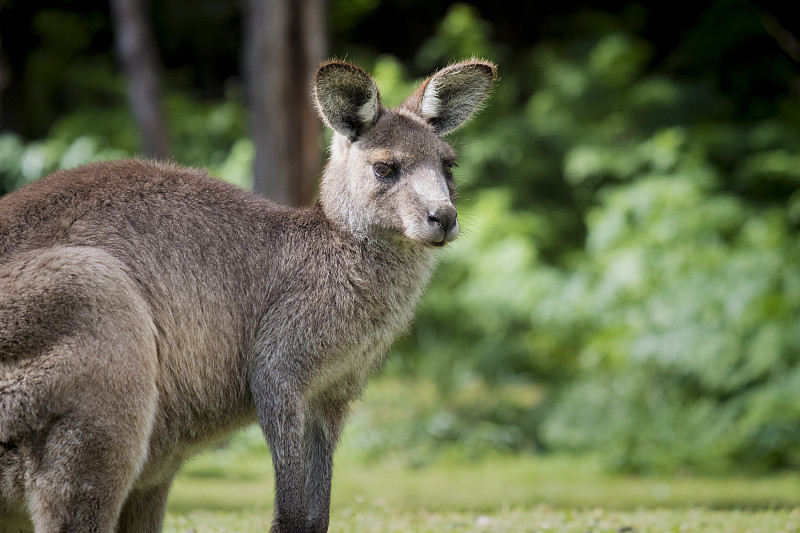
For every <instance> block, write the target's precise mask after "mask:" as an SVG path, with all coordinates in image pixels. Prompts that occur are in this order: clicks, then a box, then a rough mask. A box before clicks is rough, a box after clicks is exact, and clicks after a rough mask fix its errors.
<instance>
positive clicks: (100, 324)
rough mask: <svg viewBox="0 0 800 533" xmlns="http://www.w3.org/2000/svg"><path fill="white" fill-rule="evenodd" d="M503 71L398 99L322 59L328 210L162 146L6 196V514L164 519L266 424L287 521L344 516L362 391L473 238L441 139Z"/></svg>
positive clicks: (122, 525)
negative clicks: (213, 463)
mask: <svg viewBox="0 0 800 533" xmlns="http://www.w3.org/2000/svg"><path fill="white" fill-rule="evenodd" d="M495 76H496V74H495V66H494V65H493V64H491V63H489V62H486V61H479V60H469V61H464V62H461V63H457V64H453V65H451V66H449V67H447V68H444V69H443V70H441V71H439V72H437V73H436V74H434V75H432V76H431V77H430V78H428V79H427V80H425V81H424V82H422V84H421V85H420V86H419V87H418V88H417V90H416V91H415V92H414V93H413V94H412V95H411V96H410V97H409V99H408V100H407V101H406V102H405V103H403V104H402V105H401V106H400V107H398V108H396V109H386V108H384V107H382V106H381V101H380V97H379V93H378V88H377V86H376V84H375V81H374V80H373V79H372V78H371V77H370V76H369V75H368V74H367V73H366V72H365V71H363V70H361V69H360V68H358V67H356V66H353V65H350V64H347V63H344V62H341V61H330V62H326V63H323V64H322V65H321V66H320V67H319V70H318V71H317V74H316V77H315V80H314V83H313V94H314V100H315V103H316V107H317V109H318V111H319V114H320V116H321V118H322V119H323V121H324V122H325V123H326V124H327V125H328V126H329V127H330V128H332V129H333V132H334V133H333V140H332V145H331V149H330V159H329V161H328V164H327V166H326V168H325V170H324V173H323V175H322V179H321V183H320V194H319V201H318V202H317V204H316V205H315V206H313V207H309V208H303V209H292V208H288V207H283V206H280V205H276V204H274V203H272V202H270V201H269V200H267V199H265V198H262V197H259V196H257V195H254V194H252V193H248V192H246V191H243V190H240V189H237V188H235V187H233V186H230V185H227V184H225V183H224V182H222V181H219V180H216V179H213V178H211V177H209V176H207V175H206V174H205V173H203V172H201V171H199V170H193V169H187V168H181V167H179V166H177V165H174V164H169V163H159V162H153V161H144V160H123V161H117V162H104V163H96V164H90V165H87V166H83V167H80V168H76V169H72V170H65V171H60V172H56V173H55V174H53V175H51V176H49V177H47V178H44V179H42V180H39V181H37V182H35V183H33V184H31V185H29V186H27V187H24V188H22V189H20V190H18V191H16V192H13V193H11V194H9V195H7V196H5V197H3V198H1V199H0V532H2V533H10V532H13V533H18V532H21V531H35V532H36V533H45V532H54V533H55V532H60V533H64V532H77V531H81V532H98V533H101V532H113V531H120V532H156V531H159V530H160V529H161V527H162V522H163V517H164V508H165V504H166V500H167V493H168V491H169V487H170V484H171V482H172V479H173V477H174V476H175V474H176V472H177V471H178V469H179V468H180V466H181V464H182V463H183V462H184V461H185V460H186V459H187V458H188V457H190V456H191V455H193V454H195V453H197V452H198V451H200V450H202V449H204V448H207V447H208V446H210V445H213V444H216V443H219V442H220V441H222V440H224V439H225V438H226V436H229V435H230V433H231V432H232V431H235V430H237V429H239V428H241V427H243V426H245V425H247V424H251V423H253V422H256V421H257V422H258V424H259V425H260V428H261V430H262V431H263V433H264V436H265V438H266V440H267V442H268V444H269V447H270V451H271V455H272V462H273V465H274V469H275V514H274V517H273V525H272V529H271V531H272V532H273V533H298V532H324V531H326V530H327V528H328V514H329V506H330V489H331V468H332V462H333V452H334V448H335V446H336V444H337V440H338V438H339V435H340V432H341V430H342V425H343V423H344V420H345V417H346V414H347V412H348V405H349V404H350V402H351V401H353V400H354V399H355V398H357V397H358V396H359V394H360V393H361V392H362V391H363V389H364V387H365V385H366V382H367V379H368V378H369V376H370V375H371V374H372V373H374V372H375V371H376V370H377V369H379V367H380V366H381V364H382V362H383V360H384V358H385V355H386V353H387V351H388V349H389V346H390V344H391V343H392V341H393V340H394V338H395V337H396V336H397V335H398V334H399V333H400V332H402V330H403V329H404V328H406V327H407V325H408V324H409V322H410V320H411V318H412V315H413V312H414V308H415V305H416V302H417V300H418V298H419V296H420V294H421V292H422V291H423V289H424V286H425V284H426V283H427V281H428V279H429V277H430V275H431V272H432V269H433V267H434V259H435V249H436V248H438V247H441V246H444V245H445V244H446V243H449V242H450V241H452V240H453V239H455V238H456V235H457V234H458V219H457V216H456V210H455V208H454V207H453V199H454V196H455V186H454V183H453V176H452V168H453V166H455V161H454V159H455V155H454V152H453V150H452V148H451V147H450V146H449V145H448V144H447V143H446V142H445V141H444V140H442V138H441V136H442V135H444V134H446V133H448V132H450V131H452V130H453V129H455V128H457V127H459V126H460V125H461V124H462V123H464V122H465V121H466V120H468V119H469V118H470V116H471V115H472V114H473V113H474V112H475V111H476V110H477V109H478V108H479V107H480V106H481V104H482V102H483V101H484V99H485V98H486V96H487V94H488V93H489V91H490V89H491V86H492V84H493V82H494V80H495Z"/></svg>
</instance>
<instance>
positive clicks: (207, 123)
mask: <svg viewBox="0 0 800 533" xmlns="http://www.w3.org/2000/svg"><path fill="white" fill-rule="evenodd" d="M791 5H792V4H791V3H790V2H780V3H778V2H776V3H774V4H770V3H764V2H757V3H753V2H749V1H747V0H698V1H695V2H692V3H691V4H682V7H680V8H677V7H676V4H675V3H674V2H632V1H627V0H609V1H596V2H595V1H574V0H564V1H561V2H518V1H513V2H508V1H503V0H486V1H483V0H480V1H475V2H463V3H452V2H444V1H439V0H424V1H423V0H405V1H403V0H389V1H378V0H328V1H327V2H325V1H323V0H297V1H292V0H159V1H154V0H152V1H147V0H111V1H110V2H108V1H106V0H52V1H49V2H40V1H37V0H0V194H2V193H5V192H9V191H11V190H14V189H16V188H18V187H21V186H23V185H25V184H26V183H29V182H30V181H32V180H34V179H36V178H38V177H40V176H42V175H44V174H47V173H49V172H51V171H53V170H56V169H58V168H64V167H72V166H75V165H78V164H81V163H84V162H88V161H91V160H97V159H110V158H118V157H123V156H129V155H136V154H138V155H152V156H157V157H169V158H172V159H174V160H176V161H178V162H180V163H183V164H187V165H199V166H204V167H207V168H208V169H209V171H210V172H211V173H212V174H214V175H216V176H219V177H220V178H222V179H226V180H229V181H232V182H233V183H236V184H238V185H239V186H242V187H246V188H254V189H255V190H256V191H258V192H260V193H262V194H266V195H268V196H270V197H272V198H274V199H276V200H278V201H281V202H284V203H291V204H297V205H300V204H308V203H310V202H312V201H313V199H314V194H315V191H314V187H315V183H316V179H317V177H318V176H319V172H320V170H321V167H322V165H323V164H324V156H325V146H326V144H327V140H328V139H329V134H328V133H326V132H324V131H323V130H322V128H321V126H320V124H319V121H318V119H316V117H315V115H314V113H313V110H312V109H311V107H310V104H309V102H310V89H309V88H310V85H309V84H310V76H311V75H312V73H313V71H314V68H315V66H316V65H317V64H318V62H319V61H320V60H322V59H324V58H326V57H331V56H336V57H339V58H344V59H347V60H350V61H352V62H354V63H357V64H359V65H361V66H362V67H364V68H365V69H366V70H368V71H369V72H371V73H373V74H374V76H375V77H376V79H377V80H378V84H379V86H380V88H381V93H382V97H383V101H384V103H385V104H386V105H390V106H392V105H397V104H399V103H400V102H402V100H403V98H404V97H405V96H407V95H408V94H409V93H410V91H411V89H412V88H413V87H414V86H415V84H416V83H417V82H418V81H419V80H420V79H422V78H423V77H424V76H427V75H428V74H430V73H431V72H433V71H434V70H435V69H437V68H441V67H443V66H446V65H447V64H448V63H450V62H452V61H455V60H458V59H463V58H467V57H471V56H478V57H483V58H488V59H491V60H493V61H494V62H496V63H497V64H498V66H499V74H500V80H499V83H498V85H497V89H496V91H495V92H494V94H493V97H492V98H491V100H490V102H489V105H488V106H487V108H486V109H485V110H484V111H483V112H482V114H481V115H480V116H478V117H477V118H476V119H475V120H474V121H473V122H471V123H470V124H469V125H468V126H467V127H465V128H463V129H462V130H459V131H458V132H456V133H455V134H453V135H451V136H450V137H449V140H450V141H451V142H452V143H453V144H454V146H455V147H456V149H457V151H458V153H459V168H458V169H457V174H456V180H457V182H458V184H459V188H460V199H459V202H460V203H459V211H460V215H459V216H460V220H461V223H462V228H463V233H462V237H460V238H459V240H458V241H456V242H455V243H454V244H453V245H452V246H450V247H449V248H448V249H447V250H445V251H444V253H443V256H442V261H441V264H440V267H439V269H438V272H437V274H436V276H435V278H434V280H433V282H432V283H431V286H430V287H429V289H428V291H427V294H426V296H425V299H424V301H423V302H422V304H421V306H420V309H419V313H418V317H417V320H416V322H415V324H414V326H413V329H411V331H410V332H409V333H408V335H407V336H406V337H405V338H404V339H403V340H402V341H401V342H399V343H398V344H397V345H396V347H395V350H394V351H395V353H394V355H393V357H392V358H391V360H390V362H389V364H388V366H387V368H386V370H385V371H384V373H383V374H382V375H381V377H380V378H378V379H377V380H376V381H375V382H374V383H373V385H371V388H370V392H369V394H368V396H367V399H366V400H365V401H363V402H362V403H361V405H360V406H359V407H358V409H357V411H356V413H355V415H354V417H353V420H352V421H351V424H350V427H349V429H348V434H347V436H346V438H345V442H344V444H343V450H344V451H343V452H342V453H345V454H348V455H351V456H353V457H357V458H358V460H361V461H372V460H378V459H385V458H386V457H393V458H395V459H396V460H398V461H400V462H401V463H403V464H406V465H412V466H421V465H425V464H427V463H430V462H432V461H436V460H438V459H440V458H442V457H447V458H454V459H455V460H467V461H469V460H473V459H475V458H480V457H487V456H497V455H503V456H505V455H517V454H540V455H554V456H555V455H557V456H559V457H560V456H563V455H565V454H571V455H572V454H574V455H581V454H586V453H589V454H592V455H593V456H595V457H599V458H600V459H601V461H602V464H603V465H605V467H607V468H611V469H613V470H615V471H619V472H632V473H642V474H650V473H652V474H659V475H664V474H673V473H698V474H730V473H736V474H741V473H770V472H772V473H774V472H797V471H799V470H800V270H799V269H798V265H800V63H799V62H800V41H799V40H798V39H800V24H798V22H797V18H796V17H794V18H793V17H790V16H788V14H787V13H788V12H789V10H790V8H791ZM248 438H249V437H248ZM254 438H255V439H256V440H258V439H257V435H256V437H254ZM246 441H247V439H244V441H242V442H246ZM240 444H241V443H240Z"/></svg>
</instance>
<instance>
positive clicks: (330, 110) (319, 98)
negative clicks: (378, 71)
mask: <svg viewBox="0 0 800 533" xmlns="http://www.w3.org/2000/svg"><path fill="white" fill-rule="evenodd" d="M314 100H315V103H316V107H317V112H318V113H319V116H320V117H321V118H322V120H323V121H324V122H325V124H327V125H328V126H329V127H330V128H332V129H333V130H334V131H336V132H338V133H341V134H342V135H345V136H347V137H348V138H349V139H350V140H351V141H354V140H356V139H357V138H358V136H359V135H361V134H362V133H363V132H365V131H366V130H368V129H369V128H370V126H372V125H373V124H374V123H375V120H377V118H378V114H379V113H380V109H381V99H380V95H379V94H378V86H377V85H376V84H375V80H373V79H372V77H371V76H370V75H369V74H367V73H366V72H365V71H364V70H362V69H361V68H359V67H357V66H355V65H351V64H349V63H345V62H343V61H328V62H325V63H323V64H322V65H320V67H319V69H317V75H316V78H315V79H314Z"/></svg>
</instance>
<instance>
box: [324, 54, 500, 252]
mask: <svg viewBox="0 0 800 533" xmlns="http://www.w3.org/2000/svg"><path fill="white" fill-rule="evenodd" d="M495 76H496V69H495V66H494V65H493V64H491V63H489V62H486V61H478V60H470V61H464V62H461V63H456V64H454V65H451V66H449V67H447V68H445V69H443V70H441V71H439V72H437V73H436V74H434V75H433V76H431V77H430V78H428V79H427V80H425V81H424V82H422V83H421V84H420V86H419V87H418V88H417V90H416V91H415V92H414V93H413V94H412V95H411V96H410V97H409V98H408V100H406V101H405V102H404V103H403V105H401V106H400V107H398V108H396V109H386V108H383V107H382V106H381V101H380V94H379V93H378V87H377V86H376V84H375V80H373V79H372V77H370V75H369V74H367V73H366V72H365V71H363V70H362V69H360V68H359V67H356V66H354V65H350V64H348V63H344V62H340V61H331V62H327V63H323V64H322V65H321V66H320V68H319V70H318V71H317V75H316V79H315V82H314V97H315V100H316V106H317V110H318V111H319V114H320V116H321V117H322V120H323V121H324V122H325V123H326V124H327V125H328V126H329V127H330V128H331V129H333V132H334V134H333V141H332V143H331V156H330V160H329V162H328V165H327V167H326V169H325V173H324V175H323V178H322V182H321V184H320V201H321V203H322V206H323V209H324V210H325V213H326V215H327V216H328V217H330V218H331V219H332V220H334V221H335V222H337V223H339V224H341V225H342V226H344V227H345V228H347V229H348V230H350V231H352V232H354V233H356V234H358V235H361V236H365V237H366V236H373V235H381V236H389V237H392V236H398V237H403V238H406V239H410V240H411V241H414V242H417V243H421V244H423V245H427V246H443V245H444V244H445V243H448V242H450V241H452V240H453V239H455V238H456V236H457V235H458V217H457V214H456V209H455V207H454V206H453V200H454V198H455V194H456V190H455V183H454V182H453V175H452V169H453V167H454V166H455V153H454V151H453V149H452V148H451V147H450V145H449V144H447V142H445V141H444V140H443V139H442V138H441V137H442V135H444V134H446V133H449V132H451V131H453V130H454V129H456V128H458V127H459V126H461V125H462V124H464V123H465V122H466V121H467V120H469V118H470V117H471V116H472V114H473V113H474V112H475V111H476V110H477V109H479V108H480V106H481V103H482V102H483V100H484V99H485V98H486V96H487V95H488V93H489V91H490V89H491V86H492V84H493V82H494V80H495Z"/></svg>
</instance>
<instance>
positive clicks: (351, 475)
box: [165, 431, 800, 533]
mask: <svg viewBox="0 0 800 533" xmlns="http://www.w3.org/2000/svg"><path fill="white" fill-rule="evenodd" d="M258 438H259V436H258V432H257V431H248V432H246V433H245V434H244V435H243V436H242V437H239V438H237V439H236V440H235V441H234V443H233V445H232V446H231V447H230V448H228V449H225V450H220V451H216V452H212V453H209V454H206V455H203V456H200V457H198V458H197V459H195V460H194V461H192V462H191V463H189V464H188V465H187V467H186V468H185V470H184V472H183V473H182V474H181V476H180V477H179V478H178V479H177V480H176V482H175V485H174V487H173V491H172V493H171V496H170V501H169V514H168V518H167V522H166V527H165V531H167V532H175V533H178V532H180V533H187V532H194V533H217V532H224V531H237V532H243V533H248V532H251V531H252V532H255V531H266V530H268V528H269V523H270V518H271V513H272V472H271V468H270V466H269V457H268V455H267V452H266V448H265V447H263V445H254V441H256V439H258ZM243 450H248V451H243ZM237 454H240V455H237ZM330 531H331V532H340V531H341V532H344V531H364V532H400V531H403V532H415V533H425V532H434V531H436V532H441V531H459V532H461V531H463V532H467V533H471V532H475V533H478V532H502V531H524V532H537V531H541V532H547V531H559V532H573V531H574V532H580V533H588V532H592V533H594V532H597V533H600V532H615V533H625V532H630V533H634V532H636V533H639V532H675V533H684V532H688V533H693V532H697V533H700V532H703V533H705V532H716V531H719V532H731V533H735V532H757V531H760V532H764V533H767V532H769V533H777V532H797V531H800V476H797V475H791V474H786V475H781V476H770V477H763V478H748V477H740V478H720V479H716V478H697V477H672V478H669V477H660V478H650V477H643V478H642V477H627V476H620V475H613V474H610V473H608V472H607V471H606V470H604V469H603V468H601V467H600V466H599V464H598V462H596V461H594V460H592V459H590V458H579V459H578V458H568V457H546V458H541V457H536V456H521V457H495V458H489V459H485V460H482V461H479V462H476V463H473V464H464V463H455V462H451V461H441V462H437V463H434V464H432V465H429V466H426V467H424V468H418V469H410V468H407V467H404V466H403V465H402V464H399V463H396V462H386V463H372V464H371V463H363V462H360V461H356V460H354V459H352V458H348V457H345V458H344V460H342V461H340V462H339V463H337V469H336V478H335V481H334V492H333V502H332V510H331V528H330Z"/></svg>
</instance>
